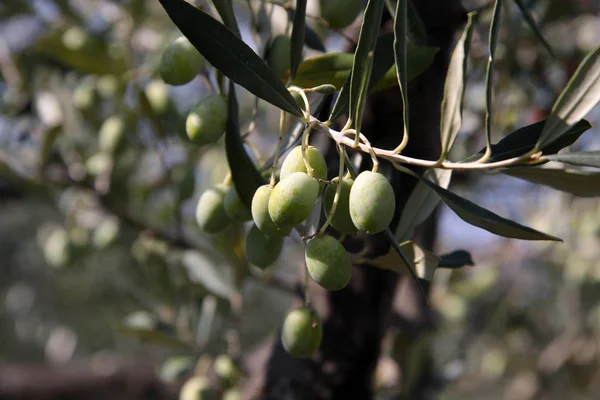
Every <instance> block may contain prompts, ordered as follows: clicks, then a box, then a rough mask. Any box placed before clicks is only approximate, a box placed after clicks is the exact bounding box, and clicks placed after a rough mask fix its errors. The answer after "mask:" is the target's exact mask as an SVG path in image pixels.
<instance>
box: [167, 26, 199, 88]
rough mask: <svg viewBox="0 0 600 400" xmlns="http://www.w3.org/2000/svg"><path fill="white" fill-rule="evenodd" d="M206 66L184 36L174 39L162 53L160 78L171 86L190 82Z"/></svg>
mask: <svg viewBox="0 0 600 400" xmlns="http://www.w3.org/2000/svg"><path fill="white" fill-rule="evenodd" d="M205 64H206V60H205V59H204V57H203V56H202V55H201V54H200V53H199V52H198V50H196V48H195V47H194V45H192V44H191V43H190V41H189V40H188V39H187V38H186V37H185V36H180V37H178V38H177V39H175V40H174V41H173V42H172V43H171V44H169V45H168V46H167V48H166V49H165V50H164V52H163V53H162V56H161V59H160V66H159V73H160V77H161V78H162V79H163V81H165V83H168V84H169V85H173V86H180V85H184V84H186V83H188V82H190V81H191V80H192V79H194V77H195V76H196V75H198V73H199V72H200V71H202V69H203V68H204V66H205Z"/></svg>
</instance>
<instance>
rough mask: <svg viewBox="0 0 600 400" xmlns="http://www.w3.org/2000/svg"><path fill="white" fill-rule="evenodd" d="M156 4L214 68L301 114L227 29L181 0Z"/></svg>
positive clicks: (264, 67)
mask: <svg viewBox="0 0 600 400" xmlns="http://www.w3.org/2000/svg"><path fill="white" fill-rule="evenodd" d="M160 3H161V4H162V6H163V7H164V9H165V10H166V11H167V14H169V17H170V18H171V19H172V20H173V22H174V23H175V25H177V27H178V28H179V30H180V31H181V33H183V34H184V35H185V36H186V37H187V38H188V39H189V41H190V42H191V43H192V44H193V45H194V47H196V49H198V51H199V52H200V54H202V55H203V56H204V57H205V58H206V59H207V60H208V62H210V63H211V64H212V65H213V66H214V67H215V68H216V69H218V70H219V71H221V72H222V73H223V74H224V75H225V76H227V77H228V78H229V79H231V80H232V81H234V82H235V83H237V84H239V85H240V86H243V87H244V88H246V89H247V90H248V91H249V92H251V93H253V94H254V95H256V96H258V97H260V98H261V99H263V100H265V101H267V102H268V103H271V104H273V105H275V106H277V107H279V108H281V109H282V110H284V111H287V112H289V113H290V114H293V115H295V116H298V117H301V116H302V110H301V109H300V107H298V105H297V104H296V101H295V100H294V98H293V97H292V95H291V94H290V93H289V92H288V90H287V89H286V87H285V86H284V84H283V83H282V82H281V81H280V80H279V78H278V77H277V76H276V75H275V74H273V72H272V71H271V69H270V68H269V67H268V66H267V64H265V62H264V61H263V60H262V59H261V58H260V57H259V56H258V55H257V54H256V53H255V52H254V51H253V50H252V49H251V48H250V47H249V46H248V45H247V44H246V43H244V42H243V41H242V40H241V39H240V38H238V37H237V36H236V35H235V34H234V33H233V32H232V31H231V30H229V29H228V28H226V27H225V26H224V25H223V24H221V23H220V22H219V21H217V20H215V19H214V18H213V17H211V16H210V15H208V14H206V13H205V12H204V11H201V10H199V9H198V8H196V7H194V6H193V5H191V4H189V3H187V2H186V1H185V0H160ZM198 27H202V29H198Z"/></svg>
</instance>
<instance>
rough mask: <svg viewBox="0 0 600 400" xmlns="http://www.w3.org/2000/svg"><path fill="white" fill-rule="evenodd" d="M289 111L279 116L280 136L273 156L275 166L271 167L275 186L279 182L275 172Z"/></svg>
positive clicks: (272, 181)
mask: <svg viewBox="0 0 600 400" xmlns="http://www.w3.org/2000/svg"><path fill="white" fill-rule="evenodd" d="M286 116H287V113H285V112H284V111H282V112H281V115H280V118H279V137H278V138H277V147H275V156H274V157H273V167H271V182H270V185H271V186H275V184H276V183H277V179H276V177H275V172H276V171H277V162H278V161H279V150H280V149H281V142H282V141H283V129H284V127H285V118H286Z"/></svg>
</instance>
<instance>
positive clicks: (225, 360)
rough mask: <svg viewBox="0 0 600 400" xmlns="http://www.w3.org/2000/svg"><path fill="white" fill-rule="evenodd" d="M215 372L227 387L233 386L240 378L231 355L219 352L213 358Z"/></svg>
mask: <svg viewBox="0 0 600 400" xmlns="http://www.w3.org/2000/svg"><path fill="white" fill-rule="evenodd" d="M214 369H215V374H216V375H217V376H218V377H219V378H220V379H221V380H222V381H223V383H224V384H225V385H226V386H227V387H231V386H235V385H236V384H237V382H238V380H239V379H240V376H241V372H240V370H239V368H238V367H237V365H235V363H234V362H233V360H232V359H231V357H229V356H228V355H226V354H221V355H219V356H218V357H217V358H216V359H215V364H214Z"/></svg>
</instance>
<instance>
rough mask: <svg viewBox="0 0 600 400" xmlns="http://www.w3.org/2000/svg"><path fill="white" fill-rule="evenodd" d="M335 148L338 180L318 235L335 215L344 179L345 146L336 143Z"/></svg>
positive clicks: (322, 232) (323, 231)
mask: <svg viewBox="0 0 600 400" xmlns="http://www.w3.org/2000/svg"><path fill="white" fill-rule="evenodd" d="M337 148H338V152H339V154H340V167H339V170H338V177H339V180H338V183H337V187H336V188H335V195H334V196H333V203H332V204H331V209H330V210H329V215H328V216H327V219H326V220H325V223H324V224H323V226H322V227H321V229H319V232H318V234H319V235H322V234H324V233H325V229H327V227H328V226H329V224H330V223H331V220H332V219H333V217H334V215H335V211H336V210H337V205H338V202H339V200H340V193H342V183H343V179H344V156H345V153H346V148H345V147H344V146H340V145H338V146H337Z"/></svg>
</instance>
